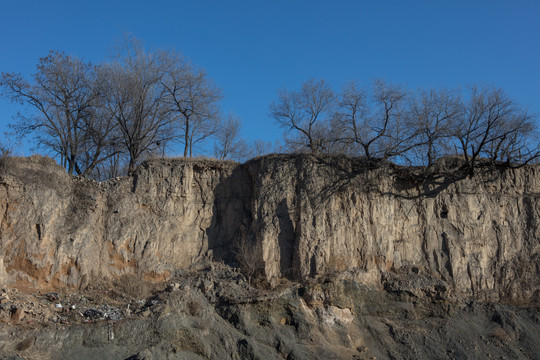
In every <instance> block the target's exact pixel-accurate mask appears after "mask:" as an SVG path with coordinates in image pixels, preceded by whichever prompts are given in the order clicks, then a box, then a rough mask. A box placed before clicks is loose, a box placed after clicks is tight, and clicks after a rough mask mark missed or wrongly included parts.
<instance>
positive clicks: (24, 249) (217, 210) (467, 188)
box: [0, 155, 540, 360]
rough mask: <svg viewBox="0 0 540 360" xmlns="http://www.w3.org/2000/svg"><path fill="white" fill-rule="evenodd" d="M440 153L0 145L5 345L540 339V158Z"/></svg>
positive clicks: (535, 353) (108, 351)
mask: <svg viewBox="0 0 540 360" xmlns="http://www.w3.org/2000/svg"><path fill="white" fill-rule="evenodd" d="M438 166H440V171H439V172H435V173H432V174H430V175H428V176H419V175H421V174H420V171H421V169H415V168H404V167H399V166H396V165H392V164H378V165H377V166H373V164H370V163H366V161H364V160H362V159H349V158H344V157H317V158H316V157H312V156H308V155H272V156H266V157H262V158H258V159H254V160H251V161H249V162H247V163H245V164H236V163H232V162H217V161H210V160H201V159H198V160H187V159H156V160H150V161H147V162H145V163H143V164H142V165H141V166H140V167H139V168H138V169H137V171H136V172H135V174H134V175H133V176H130V177H124V178H118V179H113V180H109V181H106V182H102V183H97V182H94V181H90V180H87V179H83V178H78V177H72V176H69V175H67V174H66V173H65V171H64V169H63V168H61V167H59V166H58V165H57V164H56V163H55V162H54V161H53V160H51V159H48V158H43V157H39V156H34V157H30V158H4V159H2V161H1V162H0V284H1V287H0V359H1V360H4V359H6V360H7V359H9V360H22V359H26V360H29V359H99V360H104V359H130V360H143V359H145V360H152V359H284V358H285V359H366V360H367V359H375V358H376V359H445V358H447V359H478V358H502V359H540V340H539V339H538V333H539V332H540V310H539V306H538V305H540V276H539V275H540V167H539V166H528V167H523V168H519V169H510V170H505V171H499V170H493V169H492V170H479V171H478V174H477V175H476V176H475V177H473V178H464V177H458V176H455V174H456V172H455V169H457V168H458V167H459V159H444V160H443V161H442V162H441V163H440V164H438ZM445 174H446V175H445ZM240 254H243V255H244V257H243V258H242V259H243V260H241V257H240V256H239V255H240ZM239 267H240V268H241V269H239ZM249 269H251V270H253V271H252V272H250V271H248V270H249ZM241 271H242V272H243V273H242V272H241ZM251 275H254V277H255V278H256V281H257V283H256V284H257V285H258V287H254V286H253V285H254V283H251V282H250V279H251V277H252V276H251Z"/></svg>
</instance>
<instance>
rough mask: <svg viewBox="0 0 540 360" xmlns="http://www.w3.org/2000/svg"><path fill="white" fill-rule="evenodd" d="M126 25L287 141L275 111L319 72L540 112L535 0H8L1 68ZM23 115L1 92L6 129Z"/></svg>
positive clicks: (0, 29)
mask: <svg viewBox="0 0 540 360" xmlns="http://www.w3.org/2000/svg"><path fill="white" fill-rule="evenodd" d="M124 32H130V33H132V34H133V35H135V36H136V37H138V38H140V39H141V40H142V41H143V42H144V43H145V44H146V45H147V47H149V48H154V49H155V48H174V49H176V50H178V51H179V52H181V53H182V54H184V55H185V56H186V57H188V58H190V59H191V60H192V61H193V62H194V63H195V64H197V65H199V66H202V67H203V68H205V69H206V71H207V72H208V74H209V76H210V77H212V78H213V79H214V80H215V81H216V83H217V84H218V85H219V86H220V87H221V88H223V90H224V93H225V96H226V97H225V100H224V102H223V108H224V110H225V111H226V112H229V111H230V112H234V113H236V114H237V115H238V116H240V117H241V118H242V119H243V123H244V128H243V134H244V136H245V137H246V138H248V139H250V140H252V139H257V138H261V139H264V140H267V141H274V140H275V139H277V138H279V137H280V136H281V134H282V130H281V129H279V128H278V127H277V126H276V125H275V124H274V123H273V121H272V120H271V119H270V118H269V117H268V106H269V104H270V103H271V102H272V101H273V100H274V99H275V98H276V93H277V91H278V90H279V89H280V88H282V87H288V88H297V87H299V86H300V84H301V83H302V82H303V81H305V80H307V79H308V78H310V77H314V78H325V79H326V80H327V81H328V82H330V83H331V84H332V85H333V86H334V87H335V88H336V89H339V87H341V85H343V83H344V82H346V81H347V80H350V79H360V80H363V81H369V80H370V79H372V78H375V77H383V78H385V79H387V80H389V81H393V82H398V83H403V84H406V85H408V86H409V87H410V88H418V87H432V86H434V87H440V86H444V87H455V86H465V85H467V84H472V83H489V84H493V85H496V86H499V87H501V88H503V89H504V90H505V91H506V92H507V94H509V95H510V96H511V97H513V98H515V99H516V100H518V101H519V102H520V103H521V104H523V105H524V106H526V107H527V108H529V110H530V111H532V112H535V113H540V1H538V0H529V1H524V0H513V1H509V0H508V1H497V0H492V1H473V0H469V1H461V0H457V1H448V0H446V1H442V0H440V1H439V0H429V1H428V0H425V1H403V0H393V1H360V0H349V1H341V0H333V1H328V0H326V1H322V0H321V1H319V0H302V1H300V0H296V1H295V0H267V1H254V0H251V1H248V0H246V1H237V0H227V1H223V0H221V1H218V0H216V1H208V0H198V1H182V0H176V1H174V0H170V1H164V0H154V1H152V2H150V1H136V0H131V1H115V0H109V1H101V0H94V1H84V2H83V1H76V0H70V1H65V0H62V1H54V0H49V1H43V0H40V1H27V0H17V1H4V2H3V3H2V9H1V14H0V51H1V55H0V71H4V72H20V73H22V74H24V75H30V74H32V73H33V72H34V69H35V65H36V63H37V60H38V58H40V57H43V56H45V55H46V54H47V52H48V51H49V50H51V49H58V50H63V51H65V52H66V53H68V54H72V55H76V56H79V57H81V58H84V59H87V60H89V61H92V62H96V63H97V62H101V61H103V60H106V58H107V56H109V55H110V53H111V48H112V47H113V45H114V43H115V41H116V40H118V39H119V38H120V37H121V35H122V33H124ZM17 110H18V107H16V106H14V105H11V104H10V103H9V102H8V101H7V100H6V99H0V130H4V129H5V127H6V124H7V123H8V122H11V121H12V119H11V117H12V116H13V115H14V114H15V113H16V112H17Z"/></svg>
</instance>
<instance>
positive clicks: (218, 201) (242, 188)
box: [206, 165, 253, 264]
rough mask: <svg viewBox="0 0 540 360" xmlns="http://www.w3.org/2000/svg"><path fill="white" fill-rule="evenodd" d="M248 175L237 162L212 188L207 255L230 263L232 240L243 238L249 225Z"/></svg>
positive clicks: (250, 192) (249, 183)
mask: <svg viewBox="0 0 540 360" xmlns="http://www.w3.org/2000/svg"><path fill="white" fill-rule="evenodd" d="M252 191H253V190H252V184H251V176H250V175H249V173H248V171H247V170H246V168H245V166H243V165H239V166H237V167H235V168H234V169H233V170H232V172H231V173H230V174H229V175H228V176H225V177H223V178H222V179H221V180H220V182H219V184H218V185H217V186H216V188H215V196H214V205H213V209H212V221H211V223H210V226H209V227H208V228H207V229H206V236H207V237H208V250H209V253H210V256H211V257H212V258H213V259H214V260H217V261H224V262H225V263H228V264H231V263H233V262H234V261H235V259H234V247H235V243H236V242H237V241H239V240H241V239H245V238H246V236H247V233H248V230H249V227H250V226H251V222H252V214H251V199H252Z"/></svg>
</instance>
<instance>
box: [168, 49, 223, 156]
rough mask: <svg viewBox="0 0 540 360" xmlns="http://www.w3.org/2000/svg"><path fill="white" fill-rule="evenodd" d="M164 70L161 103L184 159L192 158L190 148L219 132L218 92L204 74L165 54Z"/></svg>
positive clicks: (191, 149) (219, 90)
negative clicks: (173, 121) (176, 132)
mask: <svg viewBox="0 0 540 360" xmlns="http://www.w3.org/2000/svg"><path fill="white" fill-rule="evenodd" d="M167 57H168V64H169V65H168V70H167V72H166V73H165V74H164V76H163V77H162V78H161V85H162V86H163V88H164V92H165V101H166V103H167V106H168V109H169V111H170V114H171V116H173V117H174V118H175V119H176V122H177V126H178V127H179V128H180V136H179V139H180V141H181V142H182V143H183V144H184V157H187V156H190V157H191V156H192V155H193V147H194V146H195V145H197V144H198V143H201V142H203V141H204V140H207V139H208V138H209V137H211V136H213V135H215V134H216V133H217V131H218V129H219V119H220V111H219V106H218V104H219V102H220V100H221V99H222V97H223V96H222V92H221V89H219V88H218V87H217V86H216V85H215V84H214V83H213V81H212V80H211V79H209V78H208V76H207V75H206V73H205V72H204V71H203V70H201V69H195V68H194V67H193V66H192V65H190V64H188V63H186V62H185V61H184V60H183V58H182V57H181V56H180V55H178V54H176V53H174V52H168V53H167Z"/></svg>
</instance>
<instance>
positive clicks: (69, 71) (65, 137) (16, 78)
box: [0, 51, 103, 174]
mask: <svg viewBox="0 0 540 360" xmlns="http://www.w3.org/2000/svg"><path fill="white" fill-rule="evenodd" d="M94 79H95V68H94V66H92V65H91V64H89V63H84V62H83V61H81V60H80V59H78V58H76V57H73V56H68V55H66V54H64V53H62V52H58V51H51V52H50V53H49V55H48V56H46V57H44V58H41V59H40V60H39V63H38V65H37V72H36V73H35V74H34V75H33V81H32V82H29V81H27V80H25V79H24V78H23V77H22V76H21V75H20V74H14V73H2V75H1V77H0V86H1V87H2V89H3V94H5V95H7V96H9V97H10V98H11V100H12V101H14V102H18V103H26V104H28V105H30V107H31V108H33V110H34V111H35V112H32V113H31V115H29V116H22V115H21V116H19V121H18V123H17V124H15V125H14V127H15V129H16V131H17V132H18V133H19V134H20V135H28V134H30V133H34V134H35V136H36V140H37V142H38V145H39V146H42V147H43V148H45V149H46V150H48V151H50V152H52V154H53V155H54V156H58V157H59V158H60V163H61V164H62V165H63V166H64V167H65V168H66V170H67V172H68V173H70V174H72V173H75V172H76V173H77V174H83V173H85V172H87V170H88V168H89V167H91V166H95V164H96V163H98V162H100V161H102V160H103V159H102V158H101V153H100V151H99V149H94V150H96V151H95V152H94V153H93V154H92V159H93V161H92V162H90V163H88V164H86V168H84V167H83V166H82V165H83V164H82V162H81V156H83V154H86V151H88V149H85V144H86V143H87V142H88V141H89V137H90V136H91V134H90V132H91V127H92V124H93V123H94V121H96V118H95V112H94V105H95V101H96V98H97V97H98V96H99V95H98V93H97V92H96V91H95V87H94Z"/></svg>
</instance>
